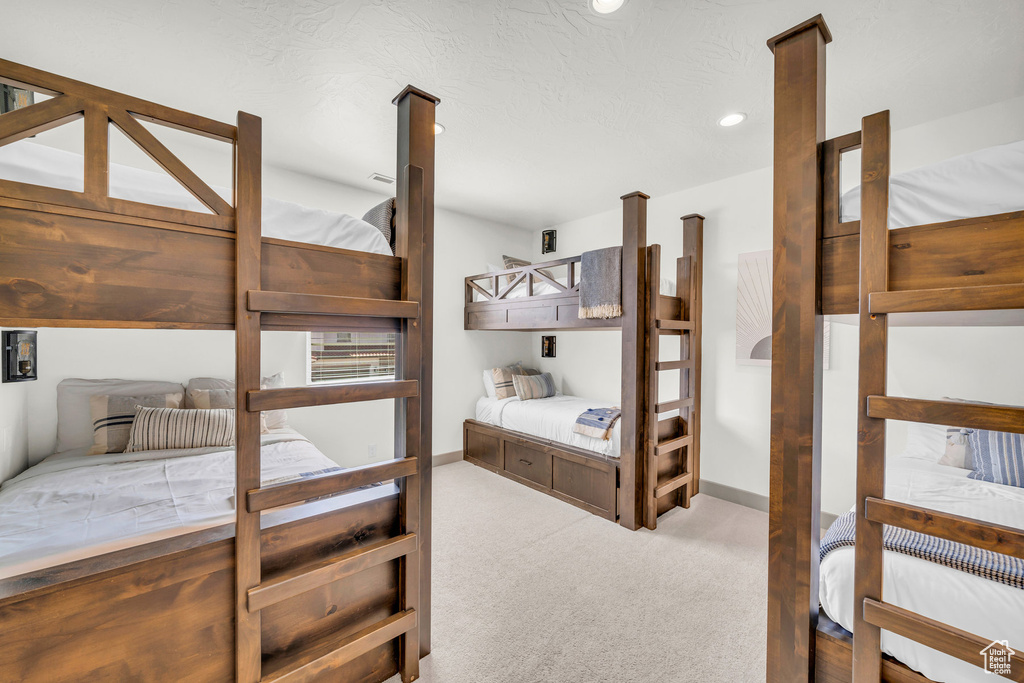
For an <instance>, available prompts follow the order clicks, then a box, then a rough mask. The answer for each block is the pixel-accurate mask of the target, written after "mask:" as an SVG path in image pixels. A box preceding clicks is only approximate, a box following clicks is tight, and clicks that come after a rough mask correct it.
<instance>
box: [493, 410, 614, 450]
mask: <svg viewBox="0 0 1024 683" xmlns="http://www.w3.org/2000/svg"><path fill="white" fill-rule="evenodd" d="M614 405H615V404H614V403H611V402H609V401H599V400H596V399H589V398H579V397H578V396H563V395H558V396H552V397H550V398H538V399H533V400H530V401H520V400H519V399H518V398H517V397H515V396H513V397H512V398H505V399H498V398H488V397H486V396H484V397H483V398H481V399H480V400H478V401H477V402H476V419H477V420H478V421H480V422H486V423H488V424H492V425H494V426H496V427H502V428H503V429H511V430H512V431H516V432H522V433H524V434H530V435H532V436H536V437H539V438H541V439H549V440H551V441H557V442H558V443H564V444H566V445H568V446H575V447H577V448H583V449H586V450H588V451H592V452H594V453H597V454H599V455H603V456H605V457H609V458H618V457H619V445H620V443H621V440H622V439H621V426H622V420H621V419H620V420H619V421H618V422H616V423H615V426H614V427H613V428H612V434H611V438H609V439H608V440H607V441H605V440H603V439H595V438H594V437H592V436H584V435H583V434H577V433H576V432H574V431H573V425H575V424H576V418H577V417H579V416H580V415H582V414H583V413H584V412H586V411H587V410H588V409H590V408H611V407H612V406H614Z"/></svg>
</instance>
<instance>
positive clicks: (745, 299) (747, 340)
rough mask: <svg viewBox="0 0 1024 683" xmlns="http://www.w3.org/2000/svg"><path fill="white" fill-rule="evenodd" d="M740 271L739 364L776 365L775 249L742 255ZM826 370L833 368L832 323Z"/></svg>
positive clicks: (825, 332)
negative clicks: (830, 359)
mask: <svg viewBox="0 0 1024 683" xmlns="http://www.w3.org/2000/svg"><path fill="white" fill-rule="evenodd" d="M737 270H738V272H737V274H736V363H737V364H738V365H764V366H769V367H770V366H771V364H772V251H771V250H770V249H769V250H767V251H752V252H748V253H746V254H740V255H739V261H738V268H737ZM823 336H824V340H823V341H824V344H823V349H822V351H823V354H822V356H823V361H824V369H825V370H828V368H829V355H830V354H829V346H830V345H831V341H832V340H831V337H832V325H831V323H830V322H829V321H828V320H826V321H825V324H824V330H823Z"/></svg>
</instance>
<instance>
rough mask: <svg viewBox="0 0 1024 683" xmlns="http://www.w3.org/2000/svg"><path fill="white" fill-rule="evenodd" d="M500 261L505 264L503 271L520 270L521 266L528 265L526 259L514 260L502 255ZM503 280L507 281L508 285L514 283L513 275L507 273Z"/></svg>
mask: <svg viewBox="0 0 1024 683" xmlns="http://www.w3.org/2000/svg"><path fill="white" fill-rule="evenodd" d="M501 260H502V261H503V262H504V264H505V270H510V269H512V268H522V267H523V266H528V265H530V262H529V261H527V260H526V259H521V258H516V257H515V256H508V255H502V257H501ZM505 279H506V280H508V283H509V284H512V283H513V282H515V279H516V276H515V273H509V274H508V275H506V276H505Z"/></svg>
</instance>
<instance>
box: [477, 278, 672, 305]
mask: <svg viewBox="0 0 1024 683" xmlns="http://www.w3.org/2000/svg"><path fill="white" fill-rule="evenodd" d="M567 281H568V278H565V277H560V278H555V282H557V283H558V284H560V285H562V286H563V287H564V286H565V283H566V282H567ZM477 284H478V285H479V286H480V287H482V288H484V289H485V290H487V291H488V292H490V291H491V284H490V283H489V282H487V281H483V282H477ZM506 284H507V283H506V281H505V280H504V279H502V280H501V282H500V283H499V286H501V287H504V286H505V285H506ZM527 291H528V290H527V287H526V282H525V281H524V282H520V283H519V284H518V285H516V286H515V288H514V289H513V290H512V291H511V292H509V293H508V294H506V295H505V299H521V298H523V297H525V296H526V292H527ZM561 291H562V290H560V289H558V288H557V287H554V286H552V285H549V284H548V283H546V282H534V283H533V295H534V296H545V295H547V294H560V293H561ZM661 293H662V294H664V295H665V296H675V295H676V283H675V280H670V279H668V278H664V277H663V278H661ZM487 300H488V299H487V298H485V297H484V295H483V294H481V293H480V292H478V291H476V290H475V289H474V290H473V301H487Z"/></svg>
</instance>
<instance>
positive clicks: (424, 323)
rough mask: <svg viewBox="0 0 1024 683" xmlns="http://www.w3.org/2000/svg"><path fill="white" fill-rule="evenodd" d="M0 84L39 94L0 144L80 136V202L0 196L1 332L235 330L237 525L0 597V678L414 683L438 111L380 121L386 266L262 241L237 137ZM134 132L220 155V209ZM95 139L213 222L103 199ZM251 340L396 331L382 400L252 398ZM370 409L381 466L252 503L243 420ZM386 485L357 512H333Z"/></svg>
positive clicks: (420, 632) (57, 86) (252, 423)
mask: <svg viewBox="0 0 1024 683" xmlns="http://www.w3.org/2000/svg"><path fill="white" fill-rule="evenodd" d="M0 82H2V83H5V84H8V85H12V86H15V87H21V88H28V89H31V90H34V91H36V92H42V93H45V94H48V95H51V96H52V99H48V100H45V101H43V102H41V103H38V104H35V105H32V106H29V107H27V108H24V109H20V110H16V111H14V112H11V113H7V114H4V115H2V116H0V144H8V143H12V142H15V141H17V140H20V139H22V138H25V137H28V136H30V135H33V134H36V133H39V132H42V131H45V130H48V129H51V128H54V127H56V126H59V125H62V124H63V123H66V122H68V121H71V120H75V119H79V118H82V117H84V122H85V126H84V128H85V155H84V159H85V168H84V191H83V192H71V191H66V190H59V189H52V188H47V187H40V186H35V185H28V184H23V183H18V182H13V181H8V180H3V181H0V242H2V243H3V250H2V254H0V263H2V270H0V324H2V325H14V326H19V327H21V326H32V327H36V326H62V327H112V328H185V329H203V330H206V329H234V330H235V331H236V340H237V356H236V363H237V368H236V371H237V374H236V386H237V392H236V395H237V417H238V419H237V437H236V444H237V448H236V482H237V486H236V491H237V492H239V495H238V500H239V501H240V502H241V504H239V505H237V506H236V508H237V511H236V522H235V524H234V525H227V526H220V527H215V528H212V529H207V530H203V531H199V532H193V533H187V534H185V535H181V536H176V537H173V538H170V539H167V540H163V541H157V542H152V543H147V544H145V545H140V546H136V547H131V548H129V549H127V550H122V551H117V552H113V553H107V554H104V555H100V556H96V557H92V558H89V559H86V560H82V561H76V562H72V563H69V564H63V565H60V566H55V567H51V568H49V569H45V570H41V571H35V572H32V573H30V574H24V575H20V576H17V577H14V578H10V579H5V580H0V632H2V633H3V638H0V679H2V680H18V681H43V680H45V681H82V680H129V679H130V680H160V681H169V680H188V681H225V680H230V679H234V680H237V681H244V682H246V683H251V682H255V681H273V680H288V681H312V680H332V681H337V680H345V681H382V680H384V679H386V678H388V677H390V676H391V675H393V674H394V673H396V672H399V671H400V672H401V674H402V678H403V680H404V681H412V680H415V679H416V678H417V677H418V666H419V664H418V662H419V658H420V657H421V656H422V655H424V654H426V653H427V652H428V651H429V647H430V621H429V620H430V472H431V470H430V454H431V433H430V424H431V398H430V397H431V334H432V277H433V275H432V254H433V187H434V135H433V126H434V109H435V105H436V103H437V102H438V100H437V99H436V98H434V97H433V96H431V95H428V94H426V93H424V92H422V91H420V90H417V89H416V88H413V87H408V88H406V89H405V90H404V91H402V93H401V94H399V96H398V97H397V98H396V99H395V101H394V103H395V104H396V105H397V110H398V168H399V171H400V181H399V190H398V200H397V201H398V203H397V206H398V208H397V231H398V236H397V253H396V255H395V256H381V255H377V254H369V253H362V252H356V251H350V250H345V249H337V248H333V247H326V246H317V245H311V244H304V243H298V242H289V241H285V240H279V239H268V238H261V122H260V119H259V118H257V117H255V116H252V115H249V114H245V113H241V112H240V113H239V114H238V120H237V124H236V125H230V124H225V123H220V122H218V121H213V120H210V119H206V118H203V117H200V116H195V115H192V114H188V113H185V112H181V111H177V110H174V109H171V108H168V107H164V106H161V105H157V104H153V103H151V102H146V101H143V100H140V99H136V98H133V97H129V96H126V95H123V94H120V93H116V92H112V91H109V90H105V89H103V88H99V87H95V86H92V85H88V84H85V83H81V82H77V81H74V80H70V79H67V78H63V77H60V76H57V75H54V74H50V73H46V72H43V71H39V70H36V69H32V68H28V67H25V66H22V65H19V64H15V63H12V62H9V61H5V60H0ZM140 121H147V122H152V123H157V124H161V125H163V126H168V127H171V128H175V129H179V130H183V131H187V132H189V133H194V134H197V135H202V136H206V137H208V138H212V139H215V140H218V141H222V142H224V143H226V144H227V145H230V146H231V148H232V151H233V155H234V203H233V205H232V204H231V203H229V202H227V201H225V200H223V199H222V198H221V197H220V196H218V195H217V193H216V192H214V191H213V190H212V189H211V188H210V187H209V186H207V185H206V184H205V183H204V182H203V181H202V180H200V179H199V178H198V176H197V175H196V174H195V173H194V172H192V171H191V170H190V169H189V168H188V167H187V166H186V165H185V164H183V163H182V162H181V161H180V160H179V159H178V158H177V157H175V156H174V155H173V154H172V153H171V152H170V151H169V150H168V149H167V148H166V147H164V146H163V145H162V144H161V143H160V142H159V140H157V138H156V137H154V136H153V135H152V133H150V132H149V131H148V130H147V128H146V127H144V126H143V125H142V124H141V123H140ZM110 124H113V125H115V126H117V127H118V128H119V129H120V130H121V131H123V132H124V133H125V134H126V135H127V136H128V137H129V138H131V139H132V140H133V141H134V142H136V143H137V145H138V146H139V147H140V148H142V150H143V151H145V152H146V153H147V154H148V155H149V156H150V157H152V158H153V159H154V160H155V161H156V162H157V163H158V164H159V165H160V166H162V167H163V168H164V169H165V170H166V171H167V172H168V173H169V174H171V175H172V176H174V177H175V178H176V179H177V180H178V181H179V182H180V183H181V184H182V185H184V186H185V187H186V188H187V189H188V190H189V191H190V192H191V193H192V194H193V195H194V196H195V197H196V198H197V199H199V200H200V201H201V202H202V203H203V204H204V205H206V206H207V207H208V208H209V209H210V212H209V213H201V212H193V211H185V210H180V209H171V208H165V207H162V206H152V205H146V204H141V203H136V202H131V201H124V200H120V199H115V198H112V197H111V196H110V194H109V177H108V169H109V154H108V126H109V125H110ZM261 329H264V330H266V329H288V330H351V329H371V330H382V329H383V330H391V331H394V332H396V333H397V334H398V337H399V341H400V343H399V344H398V345H397V346H398V349H399V352H398V361H397V365H398V367H397V370H396V379H395V380H394V381H390V382H375V383H364V384H353V385H345V386H327V387H313V388H287V389H261V388H260V386H259V381H260V380H259V373H260V330H261ZM383 398H394V399H396V402H395V410H396V420H395V458H396V459H395V460H391V461H387V462H384V463H380V464H374V465H367V466H364V467H359V468H353V469H348V470H343V471H341V472H340V473H336V474H330V475H325V476H322V477H319V478H310V479H300V480H297V481H294V482H286V483H280V484H271V485H268V486H264V487H263V488H261V482H260V439H259V421H260V420H259V412H260V411H263V410H271V409H283V408H298V407H302V406H312V405H325V404H333V403H344V402H352V401H366V400H374V399H383ZM391 480H394V481H395V482H396V483H397V484H398V486H397V488H396V489H395V490H394V491H395V492H394V493H392V494H389V495H384V496H378V497H375V498H373V499H372V500H369V502H361V503H356V504H350V503H349V502H347V501H348V498H347V497H346V496H340V497H330V496H333V494H337V493H342V492H346V491H351V490H354V489H356V488H359V487H362V486H365V485H368V484H373V483H375V482H387V481H391ZM311 499H316V500H312V501H311ZM303 501H311V502H308V503H306V504H304V505H298V504H299V503H302V502H303ZM293 504H295V505H293Z"/></svg>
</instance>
